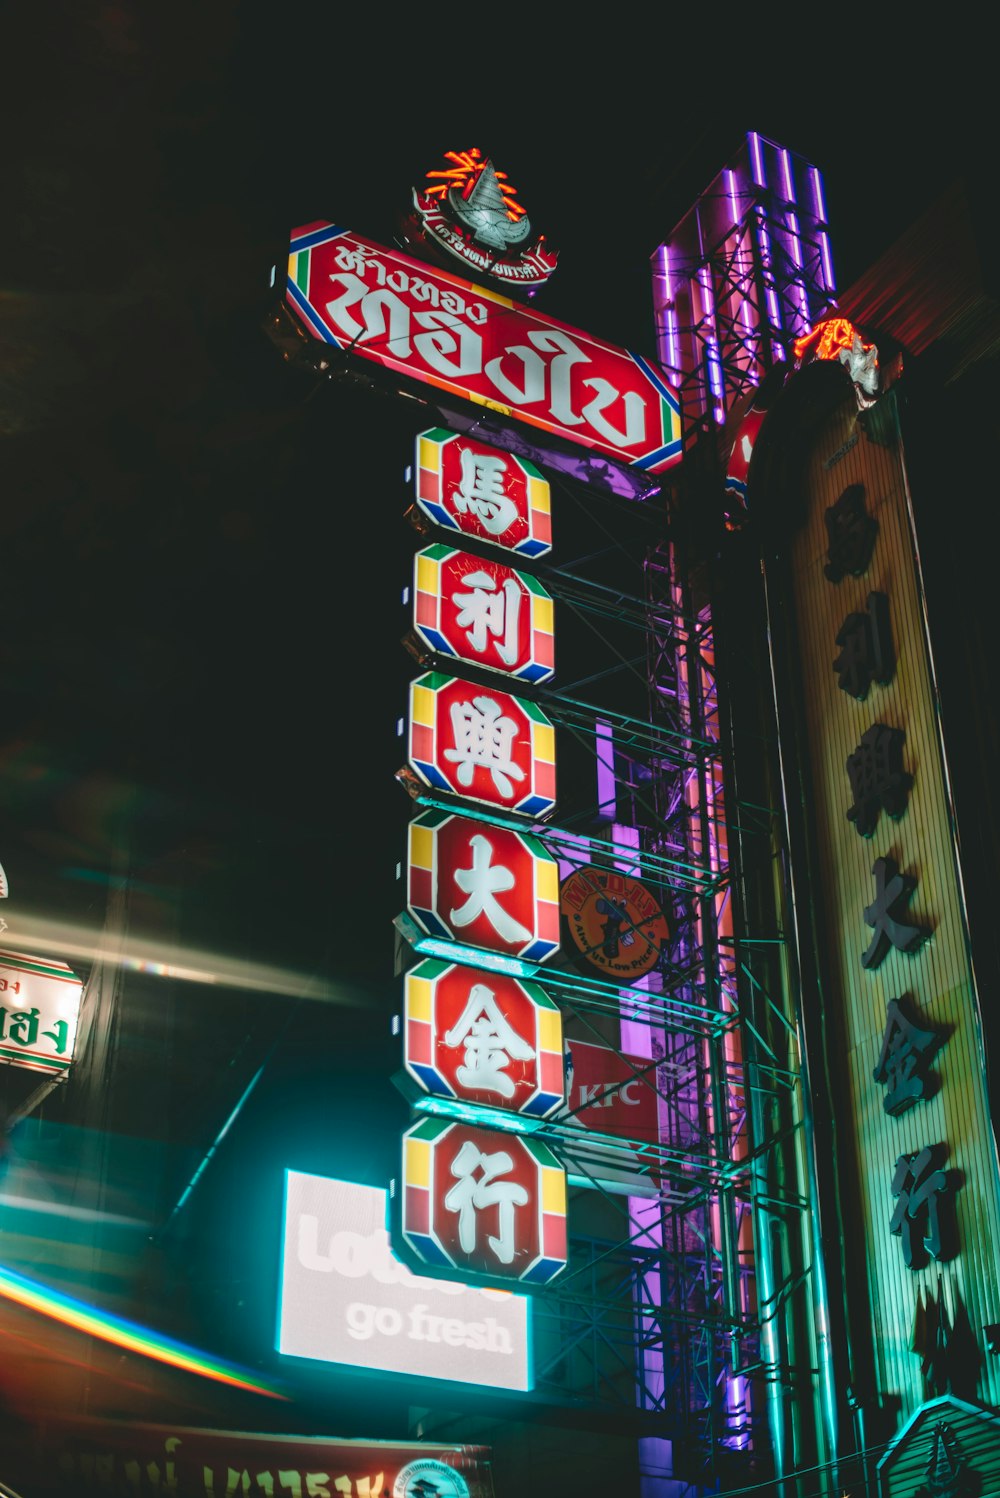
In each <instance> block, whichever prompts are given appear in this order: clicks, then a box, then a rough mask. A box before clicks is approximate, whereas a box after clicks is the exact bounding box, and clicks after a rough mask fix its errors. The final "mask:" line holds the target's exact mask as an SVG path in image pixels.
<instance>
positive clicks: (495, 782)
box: [409, 671, 556, 817]
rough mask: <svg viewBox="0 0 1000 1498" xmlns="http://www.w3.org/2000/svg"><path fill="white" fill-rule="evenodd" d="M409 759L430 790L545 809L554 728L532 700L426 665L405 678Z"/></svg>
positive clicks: (552, 780)
mask: <svg viewBox="0 0 1000 1498" xmlns="http://www.w3.org/2000/svg"><path fill="white" fill-rule="evenodd" d="M409 751H410V752H409V758H410V764H411V765H412V766H413V768H414V769H415V770H416V772H417V774H418V775H419V776H420V778H421V780H422V781H424V783H425V784H426V785H429V786H430V787H431V788H432V789H434V790H442V791H451V792H452V793H453V794H454V795H457V796H463V797H464V798H465V799H466V800H468V801H482V802H483V803H484V804H485V805H487V806H495V807H499V808H506V809H507V810H509V811H519V812H523V813H524V814H525V815H526V816H531V817H541V816H546V815H547V814H548V813H549V812H550V811H551V810H552V808H553V807H554V806H555V797H556V764H555V760H556V744H555V730H554V729H553V727H552V724H551V723H550V722H549V720H548V718H547V717H546V716H545V714H544V713H543V712H542V711H541V709H540V708H537V707H536V706H535V705H534V703H533V702H526V701H525V700H524V699H523V698H521V697H512V696H510V694H509V693H508V692H498V691H496V690H494V688H493V687H476V686H473V685H472V684H471V682H467V681H460V680H459V679H458V678H457V677H455V676H442V675H440V674H439V673H438V672H436V671H430V672H428V674H427V675H426V676H421V677H418V679H417V680H416V681H414V682H411V684H410V745H409Z"/></svg>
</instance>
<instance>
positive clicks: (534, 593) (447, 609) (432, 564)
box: [413, 546, 555, 683]
mask: <svg viewBox="0 0 1000 1498" xmlns="http://www.w3.org/2000/svg"><path fill="white" fill-rule="evenodd" d="M413 625H414V629H415V630H416V633H417V635H418V636H419V637H420V639H421V640H422V641H423V642H424V644H425V645H428V646H429V647H430V649H431V650H433V651H434V652H435V653H436V654H438V655H447V656H453V657H454V658H455V659H456V660H460V661H468V662H469V664H470V665H473V666H479V667H481V668H482V670H484V671H500V672H503V674H504V675H506V676H510V677H513V678H515V679H516V680H518V681H528V682H532V683H534V682H540V681H548V680H549V678H550V677H551V676H552V674H553V670H554V665H555V650H554V642H553V634H552V627H553V621H552V599H551V598H550V596H549V594H548V593H547V592H546V591H545V589H544V588H543V587H542V585H541V583H540V582H538V581H537V580H536V579H535V578H533V577H532V576H531V575H530V573H527V572H515V570H514V568H513V567H508V566H506V565H505V564H504V563H503V562H494V561H485V560H484V559H483V558H482V557H474V556H472V555H471V553H470V552H467V551H455V550H453V548H452V547H450V546H427V547H425V548H424V550H423V551H418V552H417V555H416V558H415V560H414V567H413Z"/></svg>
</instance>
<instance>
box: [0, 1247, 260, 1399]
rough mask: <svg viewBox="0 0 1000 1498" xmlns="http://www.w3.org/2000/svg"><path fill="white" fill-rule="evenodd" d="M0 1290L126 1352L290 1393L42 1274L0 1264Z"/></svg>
mask: <svg viewBox="0 0 1000 1498" xmlns="http://www.w3.org/2000/svg"><path fill="white" fill-rule="evenodd" d="M0 1295H2V1296H3V1297H4V1299H6V1300H9V1301H11V1302H12V1303H13V1304H14V1305H19V1306H24V1307H25V1308H26V1309H27V1310H29V1311H37V1312H39V1313H40V1314H41V1315H43V1316H48V1317H49V1318H50V1319H51V1320H53V1321H59V1322H61V1323H62V1324H63V1325H64V1326H69V1327H72V1328H73V1329H74V1330H76V1331H81V1332H86V1333H87V1334H88V1335H89V1336H92V1337H96V1338H98V1339H99V1340H100V1341H102V1342H110V1343H111V1344H112V1345H113V1346H115V1347H121V1348H124V1350H125V1351H126V1352H135V1353H138V1354H139V1355H140V1356H141V1357H146V1358H151V1359H153V1361H154V1362H158V1363H166V1364H168V1365H169V1366H170V1367H172V1368H180V1369H182V1370H183V1371H184V1372H186V1373H195V1374H197V1375H198V1376H199V1377H201V1378H210V1379H213V1380H214V1381H215V1382H216V1383H222V1384H229V1385H230V1386H231V1387H232V1388H234V1389H246V1390H248V1391H249V1392H250V1393H252V1394H263V1395H264V1396H265V1397H266V1398H268V1399H282V1400H285V1399H287V1397H288V1396H287V1395H286V1394H282V1393H281V1392H280V1391H279V1390H278V1389H275V1388H273V1387H271V1386H270V1385H268V1384H266V1383H263V1382H261V1381H260V1379H257V1378H254V1377H252V1376H251V1375H250V1373H249V1372H248V1371H247V1370H246V1369H243V1368H240V1367H239V1366H238V1365H237V1364H235V1363H226V1362H223V1361H222V1360H220V1359H217V1358H212V1357H210V1356H208V1354H206V1353H204V1352H199V1350H198V1349H197V1348H195V1347H187V1346H185V1344H184V1343H183V1342H176V1341H174V1339H173V1338H172V1337H164V1336H161V1335H160V1334H159V1333H157V1332H154V1331H151V1330H150V1329H149V1328H148V1327H143V1326H139V1325H138V1324H137V1323H135V1322H131V1321H126V1320H125V1319H124V1318H123V1317H120V1316H112V1315H110V1314H109V1313H108V1312H107V1311H97V1310H94V1309H93V1307H91V1306H87V1305H85V1304H84V1302H83V1301H81V1300H76V1299H74V1297H73V1296H71V1295H64V1294H63V1293H62V1292H61V1291H59V1290H52V1289H50V1288H49V1287H48V1286H47V1285H42V1284H40V1283H39V1282H38V1281H37V1280H31V1279H28V1278H27V1276H25V1275H23V1274H18V1273H17V1272H16V1271H15V1270H13V1269H4V1268H2V1267H0Z"/></svg>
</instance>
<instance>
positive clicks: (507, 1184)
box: [444, 1139, 528, 1264]
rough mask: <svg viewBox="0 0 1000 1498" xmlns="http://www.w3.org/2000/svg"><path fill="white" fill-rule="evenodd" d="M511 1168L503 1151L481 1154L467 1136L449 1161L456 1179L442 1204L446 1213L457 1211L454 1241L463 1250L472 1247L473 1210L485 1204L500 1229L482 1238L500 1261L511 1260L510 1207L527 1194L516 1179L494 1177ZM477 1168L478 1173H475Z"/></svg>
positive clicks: (478, 1210) (512, 1238) (471, 1249)
mask: <svg viewBox="0 0 1000 1498" xmlns="http://www.w3.org/2000/svg"><path fill="white" fill-rule="evenodd" d="M513 1168H514V1161H513V1159H512V1158H511V1156H510V1155H508V1153H507V1151H506V1150H497V1152H496V1153H495V1154H493V1155H484V1154H483V1153H482V1151H481V1150H478V1149H477V1148H476V1146H475V1144H474V1143H473V1142H472V1140H471V1139H467V1140H466V1141H465V1143H464V1144H463V1145H462V1148H461V1149H460V1150H459V1152H458V1154H457V1155H456V1156H455V1158H454V1160H453V1161H452V1162H451V1173H452V1175H453V1176H455V1178H456V1182H455V1185H454V1186H452V1188H451V1190H450V1191H449V1192H448V1194H447V1196H446V1197H445V1199H444V1204H445V1206H446V1207H447V1209H448V1211H449V1212H457V1213H458V1241H459V1243H460V1244H461V1246H462V1251H463V1253H467V1254H471V1253H472V1252H473V1250H474V1249H475V1247H476V1213H477V1212H480V1211H482V1210H483V1209H484V1208H486V1207H497V1208H498V1216H499V1229H500V1231H499V1233H498V1234H497V1235H496V1236H494V1235H493V1234H490V1236H489V1237H488V1238H487V1240H486V1241H487V1242H488V1243H489V1245H490V1248H492V1250H493V1252H494V1253H495V1254H496V1256H497V1258H498V1259H499V1260H500V1262H501V1264H510V1263H512V1262H513V1259H514V1208H515V1207H523V1206H524V1205H525V1203H526V1202H527V1200H528V1193H527V1191H526V1190H525V1188H524V1187H523V1186H519V1185H518V1184H517V1182H516V1181H501V1180H498V1179H497V1177H498V1176H503V1175H507V1174H508V1172H509V1171H511V1170H513ZM477 1171H481V1172H482V1174H481V1175H479V1176H477V1174H476V1172H477Z"/></svg>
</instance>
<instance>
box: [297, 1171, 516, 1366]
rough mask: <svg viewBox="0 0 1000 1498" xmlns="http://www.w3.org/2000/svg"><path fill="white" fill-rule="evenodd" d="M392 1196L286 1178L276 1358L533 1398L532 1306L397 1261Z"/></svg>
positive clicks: (315, 1179)
mask: <svg viewBox="0 0 1000 1498" xmlns="http://www.w3.org/2000/svg"><path fill="white" fill-rule="evenodd" d="M386 1206H387V1202H386V1193H385V1192H384V1191H379V1190H378V1189H377V1188H376V1187H374V1186H359V1185H356V1184H354V1183H352V1182H350V1181H334V1180H330V1179H328V1178H327V1177H326V1176H314V1175H306V1174H304V1173H303V1172H301V1171H297V1170H288V1171H286V1172H285V1224H284V1236H283V1243H282V1263H281V1292H280V1302H279V1307H278V1351H279V1352H281V1353H286V1354H290V1355H291V1356H293V1357H299V1358H315V1359H317V1360H319V1361H321V1362H325V1363H349V1364H351V1365H352V1366H354V1367H357V1368H370V1369H375V1370H379V1371H382V1372H386V1373H403V1374H415V1375H416V1376H418V1377H422V1378H442V1379H457V1380H460V1381H461V1382H462V1383H469V1384H481V1385H483V1386H484V1387H486V1388H492V1389H521V1390H525V1389H530V1388H531V1365H530V1353H529V1327H528V1317H529V1314H530V1312H529V1302H528V1299H527V1297H526V1296H523V1295H510V1294H507V1293H505V1292H503V1291H500V1290H487V1289H481V1288H479V1287H473V1286H471V1285H463V1284H461V1283H460V1282H458V1281H454V1280H438V1279H426V1278H424V1277H423V1276H421V1275H417V1274H414V1273H413V1272H412V1271H411V1270H409V1269H408V1268H407V1267H406V1265H405V1264H403V1263H402V1262H401V1260H399V1259H397V1258H396V1256H395V1254H394V1253H393V1252H392V1249H391V1247H390V1244H389V1234H388V1231H387V1228H386Z"/></svg>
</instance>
